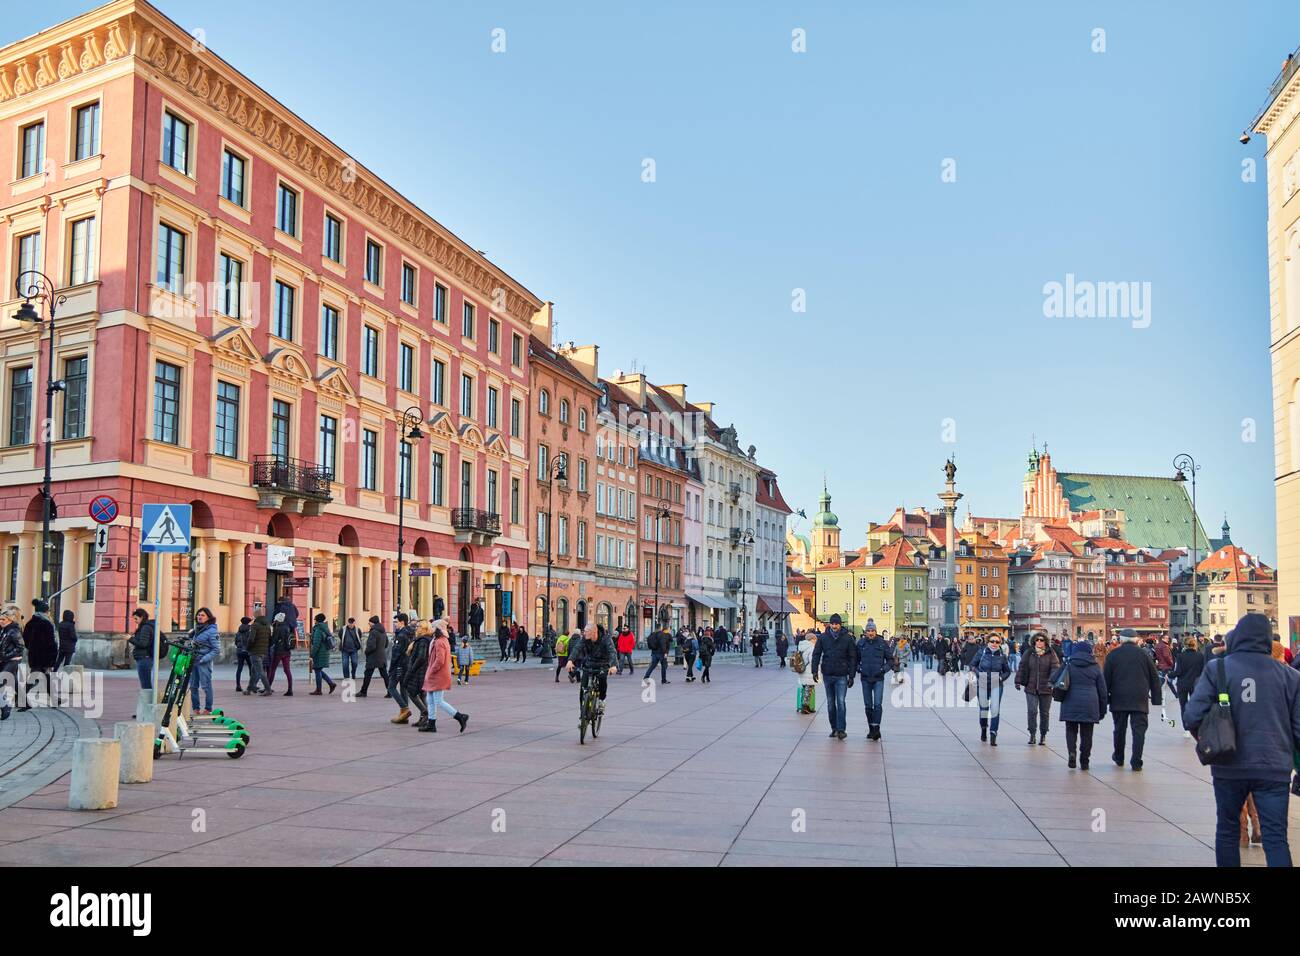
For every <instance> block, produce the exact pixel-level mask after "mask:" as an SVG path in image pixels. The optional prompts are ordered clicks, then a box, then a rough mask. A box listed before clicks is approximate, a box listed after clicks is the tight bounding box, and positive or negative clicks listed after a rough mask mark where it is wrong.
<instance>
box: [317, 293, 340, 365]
mask: <svg viewBox="0 0 1300 956" xmlns="http://www.w3.org/2000/svg"><path fill="white" fill-rule="evenodd" d="M320 354H321V355H323V356H325V357H326V358H330V359H334V360H335V361H338V357H339V310H338V309H336V308H334V306H332V305H322V306H321V308H320Z"/></svg>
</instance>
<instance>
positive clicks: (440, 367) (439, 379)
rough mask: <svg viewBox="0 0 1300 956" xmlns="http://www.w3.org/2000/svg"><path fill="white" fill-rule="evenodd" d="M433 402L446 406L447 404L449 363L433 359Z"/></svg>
mask: <svg viewBox="0 0 1300 956" xmlns="http://www.w3.org/2000/svg"><path fill="white" fill-rule="evenodd" d="M432 398H433V403H434V404H435V405H442V406H446V404H447V363H446V362H442V361H439V360H438V359H434V360H433V395H432Z"/></svg>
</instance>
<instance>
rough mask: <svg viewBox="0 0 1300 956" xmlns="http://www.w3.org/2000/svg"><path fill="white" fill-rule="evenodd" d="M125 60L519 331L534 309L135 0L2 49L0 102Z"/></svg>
mask: <svg viewBox="0 0 1300 956" xmlns="http://www.w3.org/2000/svg"><path fill="white" fill-rule="evenodd" d="M127 57H133V58H134V59H135V61H136V63H137V64H138V66H139V67H141V68H147V69H149V70H150V71H153V72H156V73H157V74H158V75H159V76H161V77H163V78H165V79H166V80H167V81H169V82H170V83H172V84H174V85H175V86H176V87H178V88H180V89H181V90H182V91H184V93H185V94H186V95H187V96H189V97H190V98H191V99H193V100H197V101H198V102H199V103H200V104H202V105H204V106H206V107H207V108H208V109H210V110H212V111H214V112H215V113H217V114H218V115H220V116H221V117H223V118H224V119H225V120H226V121H227V122H229V123H231V124H233V125H234V126H237V127H238V128H240V129H241V130H243V131H244V133H245V134H246V135H248V136H249V137H250V138H252V139H254V140H256V141H257V142H259V143H261V145H262V146H263V147H264V148H266V149H267V150H269V151H270V152H272V153H274V154H276V155H278V156H279V157H280V158H281V160H282V161H283V162H284V163H285V164H286V165H287V166H290V167H292V168H294V169H296V170H298V171H299V172H300V173H301V174H302V175H303V176H304V177H306V178H308V179H311V180H314V181H315V185H316V187H317V188H318V189H320V190H321V191H323V192H326V193H328V194H330V195H332V196H333V197H336V198H337V199H340V200H342V201H344V202H346V203H347V204H349V205H351V206H352V208H353V209H354V210H356V211H357V212H359V213H360V214H361V215H363V216H365V217H367V218H368V219H370V220H371V221H372V222H375V223H377V224H379V225H380V226H382V227H383V228H385V229H386V230H388V232H389V233H390V234H392V235H393V236H396V237H397V238H398V239H399V240H400V241H401V242H402V243H404V244H406V245H407V246H408V247H410V248H412V249H415V250H418V251H420V252H422V253H423V254H424V255H425V256H427V257H428V258H429V259H430V260H432V261H433V262H434V263H436V264H437V265H438V266H440V267H441V268H442V269H443V270H445V271H446V272H447V273H448V274H449V275H451V276H453V277H455V278H456V280H458V281H459V282H460V283H461V284H462V285H463V286H464V287H465V288H466V289H467V290H469V291H470V292H471V293H473V294H474V295H476V296H477V297H478V298H480V299H481V300H482V301H483V303H484V304H485V305H486V306H487V307H488V308H489V309H490V310H491V311H493V312H495V313H498V314H503V313H504V314H508V315H509V316H511V317H513V318H514V319H516V320H518V321H519V322H521V323H522V324H523V325H524V326H528V324H529V323H530V322H531V321H532V317H533V313H534V312H536V311H537V310H538V309H540V308H541V307H542V302H541V301H540V300H539V299H537V298H536V297H534V296H532V295H531V293H528V291H527V290H526V289H524V288H523V287H522V286H520V285H519V284H518V283H517V282H515V281H514V280H513V279H511V278H509V277H508V276H507V275H506V274H505V273H504V272H501V271H500V270H497V269H495V268H494V267H492V266H491V264H490V263H488V262H487V260H486V259H484V258H483V257H482V256H480V255H478V253H476V252H475V251H474V250H473V249H472V248H470V247H469V246H468V245H467V244H465V243H464V242H463V241H462V240H460V239H458V238H456V236H454V235H453V234H452V233H451V232H450V231H448V230H447V229H446V228H445V227H444V226H442V225H441V224H439V223H438V222H437V221H436V220H434V219H433V218H432V217H431V216H429V215H428V214H427V213H425V212H423V211H422V210H420V209H419V208H418V207H416V206H415V205H413V204H412V203H410V202H409V201H407V200H405V199H403V198H402V197H401V196H400V195H398V193H397V192H396V191H394V190H393V189H392V188H391V187H389V186H388V185H387V184H386V183H384V182H383V181H382V180H381V179H379V178H378V177H377V176H375V175H374V174H373V173H371V172H370V171H369V170H366V169H364V168H363V167H361V166H360V165H359V164H357V162H356V161H355V160H353V159H352V158H351V157H349V156H347V155H346V154H345V153H344V152H343V151H342V150H340V149H339V148H338V147H337V146H336V145H335V144H334V143H332V142H330V141H329V140H327V139H325V138H324V137H323V136H322V135H320V134H319V133H318V132H317V131H315V130H313V129H311V128H310V127H308V126H307V125H306V124H304V123H303V122H302V121H301V120H299V119H298V118H297V117H296V116H294V115H293V114H292V113H291V112H290V111H289V110H287V109H285V107H284V106H283V105H281V104H280V103H278V102H276V101H275V100H274V99H273V98H272V97H271V96H270V95H269V94H267V93H266V92H265V91H264V90H262V89H261V88H259V87H257V86H256V85H255V84H253V83H252V82H251V81H249V80H248V79H247V78H246V77H244V76H243V75H242V74H240V73H239V72H238V71H236V70H235V69H234V68H233V67H231V66H230V65H229V64H228V63H226V62H225V61H224V60H221V59H220V58H218V57H217V56H216V55H214V54H213V53H212V52H211V51H210V50H208V49H207V48H206V47H204V46H203V45H202V44H201V43H199V42H197V41H196V40H195V39H194V37H192V36H190V35H189V34H188V33H186V32H185V31H184V30H183V29H181V27H180V26H179V25H177V24H176V23H175V22H173V21H172V20H170V19H169V18H167V17H166V16H164V15H163V14H162V13H160V12H159V11H158V10H157V9H155V8H154V7H152V6H150V5H149V4H147V3H144V2H142V0H136V2H120V3H111V4H108V5H106V6H104V7H102V8H100V9H99V10H97V11H92V12H91V13H89V14H87V15H85V16H83V17H78V18H76V19H74V20H70V21H68V22H67V23H65V24H62V25H61V26H59V27H55V28H53V29H51V30H46V31H44V32H42V33H39V34H37V35H36V36H34V37H29V38H28V39H26V40H22V41H19V42H18V43H15V44H12V45H11V46H9V47H6V48H5V49H3V50H0V105H4V104H8V103H10V102H11V101H13V100H15V99H19V98H21V97H24V96H30V95H32V94H33V93H36V92H38V91H41V90H44V89H46V88H47V87H50V86H53V85H55V84H57V83H60V82H63V81H66V80H70V79H72V78H74V77H77V76H80V75H83V74H86V73H89V72H91V71H93V70H95V69H98V68H100V67H102V66H104V65H105V64H107V63H112V62H114V61H118V60H122V59H124V58H127Z"/></svg>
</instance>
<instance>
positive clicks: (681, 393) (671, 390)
mask: <svg viewBox="0 0 1300 956" xmlns="http://www.w3.org/2000/svg"><path fill="white" fill-rule="evenodd" d="M659 387H660V388H662V389H663V390H664V391H665V392H667V393H668V394H669V395H671V396H672V397H673V398H675V399H677V401H679V402H681V403H682V404H683V405H685V404H686V386H685V385H684V384H682V383H680V382H679V383H677V384H676V385H660V386H659Z"/></svg>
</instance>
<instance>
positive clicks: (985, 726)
mask: <svg viewBox="0 0 1300 956" xmlns="http://www.w3.org/2000/svg"><path fill="white" fill-rule="evenodd" d="M976 647H978V648H979V653H977V654H976V655H975V656H974V657H972V658H971V660H970V663H969V664H968V665H967V666H968V667H969V668H970V669H971V671H972V672H974V674H975V694H976V697H977V699H978V701H979V705H980V740H987V741H988V742H989V746H991V747H996V746H997V745H998V725H999V723H1000V722H1001V720H1002V691H1003V685H1004V684H1006V682H1007V678H1008V677H1010V676H1011V661H1009V660H1007V655H1006V654H1004V653H1003V652H1002V638H1001V637H1000V636H999V635H997V634H994V635H993V636H992V637H990V638H989V641H988V643H987V644H983V645H980V644H977V645H976Z"/></svg>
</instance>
